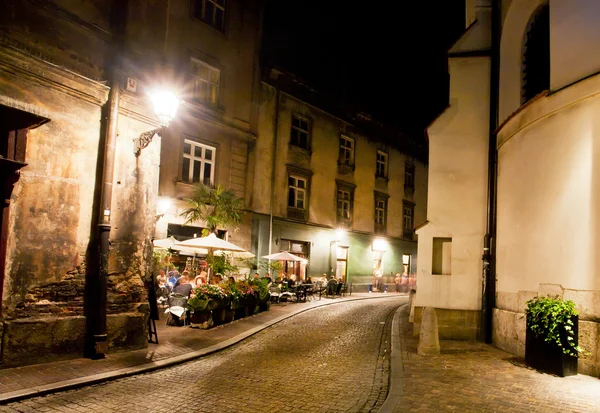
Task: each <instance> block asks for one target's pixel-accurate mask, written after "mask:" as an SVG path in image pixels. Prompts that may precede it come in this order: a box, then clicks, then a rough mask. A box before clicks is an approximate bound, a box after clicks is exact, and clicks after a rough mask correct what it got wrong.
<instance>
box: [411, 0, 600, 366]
mask: <svg viewBox="0 0 600 413" xmlns="http://www.w3.org/2000/svg"><path fill="white" fill-rule="evenodd" d="M466 3H467V13H466V16H467V26H468V29H467V30H466V32H465V33H464V35H463V36H462V37H461V38H460V39H459V40H458V42H457V43H456V44H455V45H454V47H453V48H452V49H451V50H450V52H449V56H448V57H449V59H448V66H449V72H450V106H449V107H448V109H447V110H446V111H445V112H444V113H443V114H441V115H440V116H439V117H438V119H437V120H436V121H435V122H434V123H433V124H432V125H431V126H430V127H429V130H428V132H429V136H430V170H429V208H428V221H429V223H428V224H427V225H426V226H424V227H423V228H421V229H420V230H419V231H418V233H419V260H418V293H417V298H416V301H415V303H416V308H415V312H414V320H415V323H416V324H417V326H418V324H419V323H420V313H421V310H422V309H423V308H424V307H436V308H437V309H438V317H439V322H440V329H439V331H440V336H441V337H442V338H459V339H465V338H470V339H473V338H475V337H477V336H480V337H482V338H484V339H485V340H486V341H489V342H493V343H494V345H496V346H498V347H499V348H501V349H504V350H507V351H509V352H511V353H513V354H516V355H519V356H523V355H524V353H525V318H524V311H525V307H526V304H525V303H526V301H527V300H528V299H530V298H532V297H534V296H536V295H557V296H560V297H562V298H564V299H570V300H573V301H574V302H575V304H576V308H577V310H578V311H579V313H580V316H579V340H580V344H581V346H582V347H584V348H585V349H586V351H587V353H586V354H584V355H582V357H580V360H579V371H580V372H581V373H585V374H590V375H594V376H599V375H600V324H598V319H599V318H600V274H599V267H598V265H597V263H598V254H597V250H598V249H597V242H598V236H597V232H596V231H597V230H598V226H597V225H596V222H597V221H598V218H599V216H598V211H599V208H598V198H597V197H596V194H597V192H598V185H597V184H596V176H597V173H596V164H597V163H598V162H597V161H598V151H597V149H596V146H597V145H596V140H597V139H598V137H597V135H598V128H596V123H597V122H598V121H597V119H598V116H596V114H597V112H598V108H599V100H598V96H599V95H598V89H599V87H600V77H599V76H598V71H599V70H600V57H599V56H600V55H599V54H598V52H599V50H598V47H599V46H598V42H597V38H598V35H599V34H600V33H599V30H600V29H599V26H598V25H597V21H598V19H599V18H600V7H598V4H597V2H591V1H578V0H576V1H571V0H569V1H566V0H551V1H547V0H546V1H544V0H518V1H517V0H513V1H502V2H500V1H497V0H476V1H474V0H471V1H467V2H466ZM482 257H483V260H482ZM482 281H483V282H482ZM416 330H417V331H418V328H417V329H416Z"/></svg>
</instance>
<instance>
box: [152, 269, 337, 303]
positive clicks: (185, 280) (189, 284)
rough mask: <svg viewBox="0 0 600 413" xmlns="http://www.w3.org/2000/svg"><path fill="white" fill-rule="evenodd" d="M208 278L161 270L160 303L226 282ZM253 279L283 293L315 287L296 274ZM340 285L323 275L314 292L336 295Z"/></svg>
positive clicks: (200, 272) (217, 277)
mask: <svg viewBox="0 0 600 413" xmlns="http://www.w3.org/2000/svg"><path fill="white" fill-rule="evenodd" d="M207 276H208V274H207V272H206V271H204V270H198V271H197V272H196V275H195V276H194V278H193V280H192V273H191V272H190V271H188V270H184V271H183V272H182V273H180V272H179V271H178V270H177V269H173V270H171V271H169V272H168V273H166V272H165V270H160V273H159V274H158V276H157V277H156V287H157V297H158V300H159V302H165V301H166V300H167V299H168V297H169V295H171V294H178V295H181V296H184V297H187V298H189V296H190V293H191V292H192V290H193V289H194V287H197V286H200V285H202V284H207V283H208V284H214V285H217V284H221V283H222V282H223V281H224V278H223V277H222V276H221V275H220V274H214V275H211V276H210V277H207ZM207 278H208V280H207ZM253 278H254V279H266V280H267V281H268V284H269V287H271V286H272V285H273V286H278V287H280V288H281V291H297V290H302V291H306V288H307V287H309V286H313V280H312V278H311V277H306V278H305V279H298V280H297V279H296V275H295V274H291V275H290V276H288V275H287V274H285V273H284V274H282V275H280V276H278V277H277V278H276V279H275V280H273V279H272V278H271V277H270V276H269V275H268V274H267V275H265V276H264V277H261V276H260V275H259V274H258V273H254V276H253ZM228 281H229V282H235V279H234V278H233V277H229V279H228ZM339 283H342V279H336V278H327V275H326V274H323V276H322V277H321V278H320V279H319V280H318V282H317V283H315V284H316V285H315V286H314V287H315V289H314V291H315V292H325V291H327V293H329V294H335V291H336V288H337V284H339ZM299 287H300V288H299ZM302 287H304V289H302ZM330 290H331V291H330Z"/></svg>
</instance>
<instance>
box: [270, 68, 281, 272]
mask: <svg viewBox="0 0 600 413" xmlns="http://www.w3.org/2000/svg"><path fill="white" fill-rule="evenodd" d="M278 127H279V74H278V75H277V80H276V81H275V115H274V116H273V163H272V165H271V202H270V206H269V255H270V254H272V253H273V207H274V204H275V168H276V167H277V136H278V133H277V130H278ZM270 271H271V259H269V272H270Z"/></svg>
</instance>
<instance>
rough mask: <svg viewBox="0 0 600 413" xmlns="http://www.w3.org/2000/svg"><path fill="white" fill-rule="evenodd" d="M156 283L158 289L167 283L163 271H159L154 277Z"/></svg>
mask: <svg viewBox="0 0 600 413" xmlns="http://www.w3.org/2000/svg"><path fill="white" fill-rule="evenodd" d="M156 283H157V284H158V286H159V287H162V286H164V285H165V284H166V283H167V275H166V274H165V270H160V272H159V273H158V275H157V276H156Z"/></svg>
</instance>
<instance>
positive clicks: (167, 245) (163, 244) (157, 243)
mask: <svg viewBox="0 0 600 413" xmlns="http://www.w3.org/2000/svg"><path fill="white" fill-rule="evenodd" d="M178 242H179V241H177V239H176V238H175V237H173V236H171V237H168V238H163V239H155V240H154V248H159V249H165V250H174V251H179V253H180V254H183V255H190V256H192V257H193V256H195V255H197V254H207V253H208V250H206V249H204V250H202V249H199V248H185V247H181V246H179V245H176V244H177V243H178Z"/></svg>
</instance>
